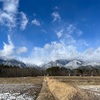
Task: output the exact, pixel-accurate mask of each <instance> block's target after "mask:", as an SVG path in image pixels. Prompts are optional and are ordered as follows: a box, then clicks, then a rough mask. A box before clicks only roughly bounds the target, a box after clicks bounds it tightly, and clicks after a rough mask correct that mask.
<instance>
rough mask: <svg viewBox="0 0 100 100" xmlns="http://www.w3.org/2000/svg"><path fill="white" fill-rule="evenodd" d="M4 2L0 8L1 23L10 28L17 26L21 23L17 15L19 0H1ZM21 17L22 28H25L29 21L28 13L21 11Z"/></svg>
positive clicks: (0, 0)
mask: <svg viewBox="0 0 100 100" xmlns="http://www.w3.org/2000/svg"><path fill="white" fill-rule="evenodd" d="M0 2H2V8H1V9H0V24H1V25H2V26H6V27H8V28H9V29H10V30H11V29H13V28H16V27H17V25H19V22H18V18H17V16H18V15H19V13H20V12H19V11H18V7H19V0H0ZM20 18H21V25H20V26H21V29H22V30H24V29H25V26H26V25H27V23H28V19H27V17H26V15H25V14H24V13H23V12H21V15H20V16H19V19H20Z"/></svg>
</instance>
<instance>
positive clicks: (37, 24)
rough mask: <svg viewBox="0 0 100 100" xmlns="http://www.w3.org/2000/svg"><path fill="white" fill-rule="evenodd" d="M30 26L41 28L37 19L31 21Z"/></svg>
mask: <svg viewBox="0 0 100 100" xmlns="http://www.w3.org/2000/svg"><path fill="white" fill-rule="evenodd" d="M32 24H33V25H35V26H41V24H40V21H39V20H37V19H34V20H32Z"/></svg>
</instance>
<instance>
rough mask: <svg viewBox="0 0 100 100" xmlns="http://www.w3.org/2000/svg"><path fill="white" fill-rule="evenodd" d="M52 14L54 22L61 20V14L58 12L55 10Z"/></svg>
mask: <svg viewBox="0 0 100 100" xmlns="http://www.w3.org/2000/svg"><path fill="white" fill-rule="evenodd" d="M51 16H52V17H53V22H55V21H60V20H61V17H60V14H59V13H58V12H53V13H52V14H51Z"/></svg>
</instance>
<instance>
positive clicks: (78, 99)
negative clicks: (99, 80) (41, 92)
mask: <svg viewBox="0 0 100 100" xmlns="http://www.w3.org/2000/svg"><path fill="white" fill-rule="evenodd" d="M46 80H47V84H48V86H49V89H50V91H51V93H52V94H53V95H54V97H55V99H56V100H99V99H98V98H97V97H96V96H95V95H93V94H92V95H91V94H90V93H88V92H85V91H83V90H81V89H78V88H76V87H74V86H73V85H71V84H69V83H64V82H59V81H58V80H56V79H50V78H46Z"/></svg>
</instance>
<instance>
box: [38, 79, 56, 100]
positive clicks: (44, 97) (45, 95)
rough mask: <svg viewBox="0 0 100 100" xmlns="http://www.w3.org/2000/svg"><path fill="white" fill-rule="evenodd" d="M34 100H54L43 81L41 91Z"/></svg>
mask: <svg viewBox="0 0 100 100" xmlns="http://www.w3.org/2000/svg"><path fill="white" fill-rule="evenodd" d="M36 100H55V98H54V96H53V95H52V93H51V92H50V90H49V88H48V85H47V83H46V82H45V81H44V82H43V85H42V89H41V91H40V94H39V96H38V98H37V99H36Z"/></svg>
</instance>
